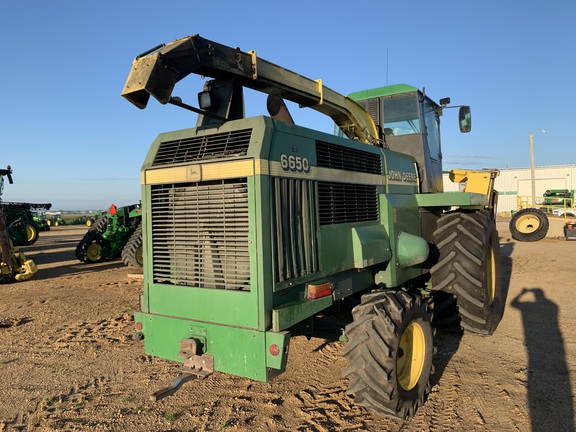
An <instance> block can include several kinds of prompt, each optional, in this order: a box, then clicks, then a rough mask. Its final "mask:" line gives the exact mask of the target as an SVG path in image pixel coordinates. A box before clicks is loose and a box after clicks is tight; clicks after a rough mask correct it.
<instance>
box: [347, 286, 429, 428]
mask: <svg viewBox="0 0 576 432" xmlns="http://www.w3.org/2000/svg"><path fill="white" fill-rule="evenodd" d="M352 315H353V317H354V321H353V322H352V323H351V324H349V325H348V326H346V330H345V334H346V336H347V337H348V344H347V345H346V347H345V349H344V351H343V355H344V357H345V358H346V359H347V360H348V367H347V368H346V369H345V370H344V374H343V376H344V378H347V379H348V380H349V389H348V391H347V393H348V394H353V395H354V403H355V404H357V405H361V406H363V407H365V408H367V409H368V410H370V411H372V412H375V413H377V414H381V415H385V416H388V417H394V418H399V419H406V418H410V417H412V416H413V415H414V413H415V412H416V410H417V409H418V408H419V407H420V406H422V405H423V404H424V401H425V398H426V396H427V395H428V393H429V392H430V375H431V374H432V373H433V366H432V354H433V351H434V335H433V330H432V325H431V320H432V314H431V313H430V312H429V311H428V307H427V303H426V302H423V301H422V299H421V297H419V296H412V295H410V294H408V293H406V292H404V291H399V290H398V291H392V290H386V291H384V290H381V291H375V292H372V293H370V294H366V295H364V296H363V297H362V303H361V304H360V305H358V306H356V307H355V308H354V309H353V310H352Z"/></svg>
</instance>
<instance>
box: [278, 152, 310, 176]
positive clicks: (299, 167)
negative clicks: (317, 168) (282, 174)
mask: <svg viewBox="0 0 576 432" xmlns="http://www.w3.org/2000/svg"><path fill="white" fill-rule="evenodd" d="M280 166H281V167H282V169H283V170H284V171H296V172H304V173H309V172H310V162H309V161H308V158H307V157H302V156H294V155H286V154H284V153H282V154H281V155H280Z"/></svg>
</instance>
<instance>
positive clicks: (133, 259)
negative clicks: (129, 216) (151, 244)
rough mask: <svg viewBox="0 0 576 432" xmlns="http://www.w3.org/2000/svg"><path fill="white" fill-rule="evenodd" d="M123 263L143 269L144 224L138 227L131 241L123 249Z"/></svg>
mask: <svg viewBox="0 0 576 432" xmlns="http://www.w3.org/2000/svg"><path fill="white" fill-rule="evenodd" d="M122 261H124V264H126V265H128V266H134V267H142V266H143V265H144V257H143V254H142V224H140V225H138V226H137V227H136V230H135V231H134V232H133V233H132V236H131V237H130V240H128V242H127V243H126V245H125V246H124V247H123V248H122Z"/></svg>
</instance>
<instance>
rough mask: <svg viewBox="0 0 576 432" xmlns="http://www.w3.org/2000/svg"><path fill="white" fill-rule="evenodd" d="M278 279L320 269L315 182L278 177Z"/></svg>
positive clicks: (275, 197) (274, 192)
mask: <svg viewBox="0 0 576 432" xmlns="http://www.w3.org/2000/svg"><path fill="white" fill-rule="evenodd" d="M272 195H273V196H272V202H273V206H272V208H273V218H274V219H273V221H274V224H273V225H274V234H273V237H272V238H273V239H275V248H274V254H275V256H274V258H275V259H274V262H275V264H276V266H275V267H276V269H275V276H276V277H275V279H276V282H282V281H285V280H288V279H293V278H297V277H301V276H306V275H309V274H312V273H316V272H317V271H318V239H317V229H316V226H317V218H316V192H315V185H314V184H313V183H312V182H311V181H309V180H297V179H286V178H275V179H274V181H273V188H272Z"/></svg>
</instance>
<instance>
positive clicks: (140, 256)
mask: <svg viewBox="0 0 576 432" xmlns="http://www.w3.org/2000/svg"><path fill="white" fill-rule="evenodd" d="M136 262H137V263H138V264H140V265H143V263H144V254H143V253H142V246H140V247H139V248H138V249H136Z"/></svg>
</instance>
